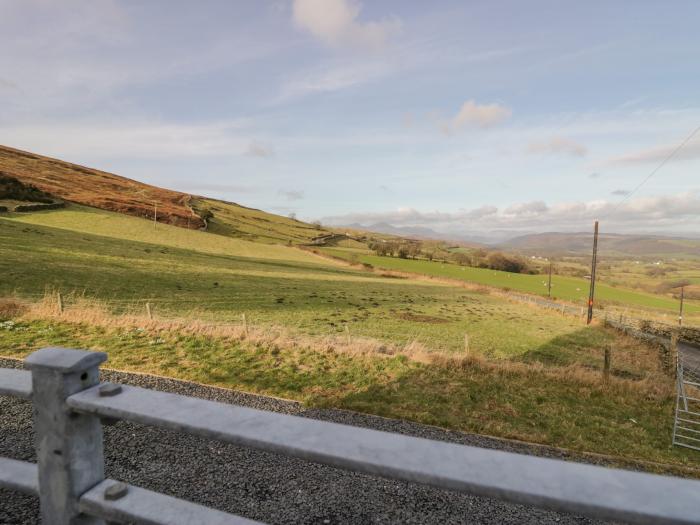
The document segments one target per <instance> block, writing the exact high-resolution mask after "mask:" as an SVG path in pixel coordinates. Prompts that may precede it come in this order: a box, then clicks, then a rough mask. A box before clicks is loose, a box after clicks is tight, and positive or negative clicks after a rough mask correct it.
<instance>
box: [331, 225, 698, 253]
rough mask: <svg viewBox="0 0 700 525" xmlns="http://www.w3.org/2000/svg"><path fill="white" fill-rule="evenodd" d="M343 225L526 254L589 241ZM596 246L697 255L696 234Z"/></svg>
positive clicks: (574, 249) (584, 247)
mask: <svg viewBox="0 0 700 525" xmlns="http://www.w3.org/2000/svg"><path fill="white" fill-rule="evenodd" d="M344 227H347V228H352V229H355V230H365V231H373V232H377V233H385V234H388V235H396V236H399V237H409V238H413V239H436V240H443V241H453V242H460V243H465V244H470V245H479V246H488V247H490V248H496V249H501V250H505V251H519V252H523V253H526V254H528V255H534V254H537V255H584V254H589V253H590V252H591V249H592V244H593V232H573V233H564V232H547V233H528V234H525V235H523V234H521V233H519V232H512V231H496V232H489V235H488V236H487V235H483V236H482V235H471V234H469V233H459V234H454V233H452V234H450V233H441V232H437V231H435V230H433V229H431V228H426V227H421V226H394V225H392V224H389V223H386V222H378V223H374V224H369V225H366V226H365V225H361V224H358V223H355V224H348V225H345V226H344ZM599 249H600V251H601V252H605V253H607V254H609V255H616V256H633V257H654V256H657V257H673V256H679V257H688V256H691V257H700V238H691V237H681V236H677V237H676V236H670V235H640V234H617V233H606V234H601V235H600V238H599Z"/></svg>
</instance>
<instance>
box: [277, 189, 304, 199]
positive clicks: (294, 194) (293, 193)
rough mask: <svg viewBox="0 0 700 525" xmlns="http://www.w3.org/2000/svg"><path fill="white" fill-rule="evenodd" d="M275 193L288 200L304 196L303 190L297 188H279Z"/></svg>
mask: <svg viewBox="0 0 700 525" xmlns="http://www.w3.org/2000/svg"><path fill="white" fill-rule="evenodd" d="M277 193H278V195H281V196H282V197H284V198H285V199H287V200H288V201H299V200H302V199H303V198H304V192H303V191H299V190H279V191H278V192H277Z"/></svg>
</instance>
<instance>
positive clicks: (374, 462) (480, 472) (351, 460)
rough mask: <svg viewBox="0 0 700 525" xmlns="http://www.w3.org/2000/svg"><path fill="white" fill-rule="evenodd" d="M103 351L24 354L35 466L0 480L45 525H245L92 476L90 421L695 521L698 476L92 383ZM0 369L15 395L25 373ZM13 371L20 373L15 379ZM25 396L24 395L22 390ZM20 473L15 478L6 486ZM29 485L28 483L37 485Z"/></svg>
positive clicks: (95, 454)
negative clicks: (34, 499)
mask: <svg viewBox="0 0 700 525" xmlns="http://www.w3.org/2000/svg"><path fill="white" fill-rule="evenodd" d="M105 358H106V356H105V355H104V354H100V353H89V352H80V351H77V350H67V349H44V350H40V351H38V352H35V353H34V354H32V355H31V356H30V357H29V358H28V359H27V364H28V366H29V367H30V368H31V370H32V372H31V375H32V379H33V386H32V390H31V391H30V395H31V397H32V401H33V403H34V407H35V430H36V433H37V445H38V447H37V456H38V466H34V465H31V464H28V463H23V462H18V461H15V460H9V459H0V486H4V487H8V488H12V489H15V490H23V491H25V492H30V493H33V492H34V493H35V492H36V490H37V487H38V493H39V496H40V501H41V509H42V516H43V518H44V521H45V522H46V523H61V524H63V523H66V524H68V523H70V524H73V523H78V520H79V519H80V520H85V519H86V516H92V520H93V521H80V523H104V521H103V520H108V521H109V522H136V523H163V524H165V523H168V524H170V523H183V524H184V523H240V524H251V523H254V522H252V521H250V520H247V519H245V518H241V517H238V516H234V515H231V514H226V513H222V512H219V511H214V510H212V509H208V508H206V507H202V506H199V505H195V504H193V503H188V502H185V501H182V500H177V499H175V498H171V497H169V496H164V495H162V494H157V493H154V492H151V491H148V490H145V489H141V488H138V487H133V486H128V485H125V484H121V483H118V482H116V481H114V480H106V479H105V478H104V467H103V458H102V434H101V430H102V429H101V424H100V419H101V418H109V419H114V418H116V419H124V420H129V421H134V422H138V423H142V424H148V425H156V426H160V427H166V428H170V429H173V430H176V431H179V432H186V433H189V434H195V435H199V436H204V437H208V438H212V439H217V440H221V441H226V442H229V443H234V444H237V445H241V446H247V447H253V448H258V449H262V450H267V451H271V452H276V453H279V454H284V455H288V456H294V457H298V458H303V459H306V460H310V461H317V462H320V463H325V464H328V465H332V466H336V467H341V468H346V469H351V470H354V471H360V472H365V473H369V474H375V475H380V476H385V477H390V478H394V479H400V480H406V481H412V482H419V483H423V484H428V485H432V486H435V487H440V488H445V489H451V490H457V491H461V492H466V493H471V494H478V495H483V496H490V497H496V498H499V499H503V500H507V501H512V502H516V503H525V504H531V505H536V506H540V507H544V508H549V509H553V510H557V511H565V512H574V513H578V514H584V515H588V516H591V517H597V518H604V519H613V520H622V521H627V522H630V523H679V524H680V523H684V524H687V523H700V498H699V497H698V494H700V481H695V480H686V479H680V478H673V477H666V476H657V475H652V474H644V473H638V472H631V471H624V470H619V469H609V468H604V467H597V466H592V465H585V464H578V463H572V462H565V461H558V460H552V459H546V458H538V457H532V456H526V455H521V454H513V453H508V452H502V451H496V450H488V449H481V448H476V447H469V446H464V445H456V444H451V443H444V442H436V441H431V440H426V439H421V438H414V437H409V436H403V435H398V434H391V433H387V432H380V431H376V430H369V429H363V428H357V427H351V426H347V425H339V424H336V423H329V422H324V421H317V420H312V419H307V418H302V417H297V416H290V415H284V414H277V413H272V412H266V411H261V410H254V409H250V408H244V407H238V406H234V405H227V404H223V403H216V402H212V401H206V400H202V399H197V398H191V397H187V396H181V395H176V394H168V393H163V392H157V391H152V390H145V389H141V388H136V387H130V386H122V385H113V384H109V383H105V384H99V382H98V379H97V375H98V366H99V363H100V362H101V361H103V360H104V359H105ZM7 372H8V371H7V370H0V381H6V380H7V382H8V384H9V383H12V385H14V386H10V387H8V386H6V387H5V388H4V389H3V390H2V392H5V393H10V394H14V395H20V396H23V394H26V393H27V391H26V389H25V388H24V387H23V386H22V385H23V384H24V385H25V386H26V377H27V376H28V375H29V372H23V371H11V372H12V373H7ZM21 378H24V379H21ZM24 397H26V396H24ZM18 480H20V481H18ZM37 480H38V481H37Z"/></svg>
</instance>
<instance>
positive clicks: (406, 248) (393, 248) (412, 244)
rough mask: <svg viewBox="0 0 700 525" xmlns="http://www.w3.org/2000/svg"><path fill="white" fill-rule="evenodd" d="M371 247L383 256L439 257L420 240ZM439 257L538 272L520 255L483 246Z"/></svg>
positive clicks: (375, 242)
mask: <svg viewBox="0 0 700 525" xmlns="http://www.w3.org/2000/svg"><path fill="white" fill-rule="evenodd" d="M369 248H370V250H372V251H373V252H374V253H376V254H377V255H381V256H383V257H398V258H400V259H419V258H420V259H427V260H429V261H433V260H436V259H438V255H437V254H436V250H435V249H434V248H433V247H432V246H431V247H429V248H428V247H425V246H424V244H423V243H422V242H420V241H414V240H411V241H406V240H403V241H385V240H373V241H371V242H370V243H369ZM439 259H440V260H442V261H443V262H447V263H453V264H458V265H460V266H471V267H473V268H488V269H491V270H500V271H503V272H511V273H531V274H534V273H537V271H536V270H534V269H533V268H532V267H531V266H530V265H529V264H528V262H527V261H526V260H525V259H523V258H522V257H520V256H517V255H511V254H506V253H503V252H498V251H488V250H485V249H483V248H478V249H475V250H471V251H469V252H468V253H465V252H449V251H444V250H443V251H441V252H440V255H439Z"/></svg>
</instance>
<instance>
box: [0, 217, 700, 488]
mask: <svg viewBox="0 0 700 525" xmlns="http://www.w3.org/2000/svg"><path fill="white" fill-rule="evenodd" d="M277 231H281V230H279V229H278V230H277ZM269 240H270V239H269V238H268V239H267V240H266V241H267V242H263V243H256V242H250V241H248V240H244V239H241V238H232V237H228V236H225V235H218V234H215V233H209V232H201V231H195V230H187V229H183V228H177V227H174V226H168V225H164V224H157V225H156V226H155V227H154V225H153V223H152V222H150V221H147V220H143V219H139V218H134V217H129V216H125V215H119V214H116V213H111V212H106V211H100V210H96V209H93V208H86V207H81V206H76V205H70V206H69V207H68V208H66V209H63V210H54V211H46V212H37V213H30V214H5V215H3V216H2V217H1V218H0V275H2V276H3V278H2V279H1V280H0V298H1V297H2V296H5V297H17V298H19V299H20V300H24V301H28V302H29V303H30V307H29V308H30V313H27V314H24V315H22V314H18V313H16V312H15V313H5V314H3V306H2V300H0V346H1V347H2V348H3V350H2V352H0V355H10V356H14V357H23V356H25V355H26V354H27V353H29V352H30V351H32V350H33V349H36V348H37V347H40V346H45V345H66V346H77V347H83V348H91V349H96V350H104V351H106V352H107V353H108V354H109V359H110V366H113V367H115V368H119V369H124V370H134V371H141V372H150V373H157V374H162V375H167V376H173V377H179V378H182V379H189V380H194V381H199V382H202V383H208V384H215V385H221V386H227V387H231V388H240V389H244V390H247V391H253V392H260V393H265V394H271V395H278V396H284V397H290V398H294V399H299V400H301V401H303V402H305V403H307V404H309V405H311V406H326V407H328V406H330V407H339V408H348V409H353V410H359V411H365V412H368V413H373V414H380V415H385V416H390V417H400V418H406V419H411V420H414V421H419V422H424V423H429V424H436V425H441V426H445V427H448V428H454V429H460V430H467V431H472V432H481V433H486V434H492V435H496V436H502V437H510V438H517V439H523V440H528V441H533V442H538V443H545V444H550V445H555V446H561V447H567V448H571V449H574V450H580V451H591V452H598V453H604V454H612V455H614V456H616V457H619V458H622V459H621V461H623V462H624V461H632V460H635V459H643V460H650V461H660V462H663V463H665V464H667V465H672V467H659V466H654V467H649V466H647V467H645V468H653V469H660V470H668V468H683V467H685V466H692V465H695V464H696V458H695V456H694V455H693V454H692V453H688V452H685V451H678V450H675V449H670V448H669V446H668V443H669V439H670V430H671V422H672V411H673V402H674V397H673V383H672V381H671V379H670V378H669V377H668V376H667V375H665V373H664V372H663V370H662V369H661V364H660V359H659V355H658V351H657V350H655V349H651V348H648V347H645V346H643V345H640V344H639V343H637V342H635V341H633V340H631V339H629V338H627V337H626V336H623V335H620V334H618V333H616V332H614V331H612V330H609V329H605V328H603V327H601V326H596V325H593V326H589V327H587V326H585V325H584V324H583V323H582V320H581V319H577V318H574V317H565V316H561V315H559V314H555V313H553V312H551V311H547V310H542V309H539V308H537V307H534V306H529V305H526V304H522V303H520V302H515V301H508V300H507V299H505V298H503V297H501V296H500V295H497V294H490V293H489V291H488V290H471V289H467V288H464V287H460V286H454V285H453V284H449V283H444V282H439V281H430V280H427V279H408V278H397V277H396V276H385V275H382V274H381V272H376V273H373V272H367V271H366V270H364V269H362V268H360V267H352V266H349V265H347V264H344V263H338V262H335V261H331V260H329V259H328V258H325V257H320V256H318V255H315V254H313V253H310V252H307V251H303V250H300V249H298V248H294V247H288V246H286V243H281V244H272V243H270V242H269ZM346 253H347V252H346ZM369 261H372V263H373V264H374V263H375V262H376V261H373V259H369ZM389 261H391V262H397V263H398V264H401V265H403V264H408V265H411V264H413V265H422V266H420V267H425V266H426V265H427V263H425V262H422V261H404V260H399V259H389ZM429 267H430V268H438V269H441V270H444V271H447V270H450V271H455V272H460V273H461V272H466V271H468V270H469V269H465V270H462V269H461V267H458V266H454V267H452V266H450V265H444V266H441V265H440V264H439V263H435V264H434V265H433V266H429ZM414 268H415V266H402V267H399V268H397V269H401V270H407V271H414V270H413V269H414ZM460 273H457V274H456V276H457V277H459V276H460ZM479 274H480V275H489V276H493V277H494V278H495V277H497V276H498V273H496V275H494V272H490V271H487V274H484V273H483V272H481V273H479ZM505 275H507V274H505ZM446 276H448V277H455V275H451V274H447V275H446ZM517 277H520V276H512V277H507V276H501V277H500V278H503V279H514V278H517ZM522 277H528V278H530V279H541V278H540V277H539V276H522ZM491 279H492V280H491V281H490V282H487V283H485V284H492V285H493V284H497V283H498V281H495V280H493V278H491ZM526 282H528V281H526ZM532 282H534V283H536V282H537V281H532ZM47 291H48V294H47ZM57 291H60V292H61V293H62V295H63V297H64V302H65V305H66V310H65V311H64V312H63V314H60V315H59V314H57V313H56V308H55V306H54V303H53V302H46V301H47V300H48V301H53V299H54V297H55V293H56V292H57ZM47 298H48V299H47ZM84 298H87V299H88V300H87V301H86V300H85V299H84ZM42 300H43V301H45V302H44V303H41V301H42ZM91 300H96V301H98V302H99V304H98V310H99V309H100V308H102V309H103V310H99V311H98V310H96V311H98V313H97V314H94V313H93V311H92V310H90V309H89V308H88V307H85V306H84V304H85V303H86V302H87V303H90V301H91ZM11 302H12V300H10V303H11ZM147 302H148V303H150V304H151V306H152V309H153V311H154V312H155V319H154V320H148V319H147V318H146V317H145V303H147ZM42 304H43V305H44V306H42ZM32 305H33V306H32ZM47 305H48V306H47ZM42 308H43V309H42ZM102 311H106V312H105V313H99V312H102ZM5 312H10V310H7V309H6V310H5ZM31 312H34V313H33V314H32V313H31ZM36 312H43V313H42V314H41V315H39V314H37V313H36ZM127 314H128V315H127ZM134 314H137V315H136V316H135V315H134ZM243 314H245V318H246V321H245V322H246V325H245V326H246V327H247V328H246V331H245V332H243V331H242V330H241V328H240V327H241V323H242V315H243ZM3 316H4V317H3ZM8 318H9V322H8ZM130 323H131V324H130ZM207 323H208V324H207ZM248 329H249V330H250V333H249V332H248V331H247V330H248ZM227 330H228V331H227ZM222 334H223V335H222ZM226 334H228V335H226ZM465 336H467V338H468V352H466V351H465V350H466V348H465V346H466V345H465ZM368 342H369V343H368ZM370 343H371V344H370ZM605 347H611V348H613V349H614V359H613V369H612V379H611V380H610V381H607V382H606V381H603V379H602V374H601V366H602V361H603V360H602V356H603V348H605ZM368 349H369V350H368ZM465 354H466V357H465ZM632 422H633V423H632ZM691 475H695V474H692V473H691Z"/></svg>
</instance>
